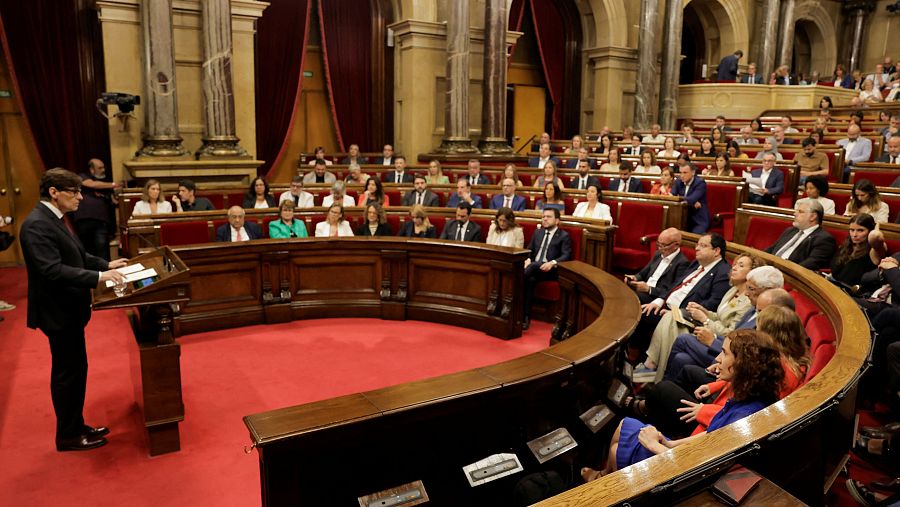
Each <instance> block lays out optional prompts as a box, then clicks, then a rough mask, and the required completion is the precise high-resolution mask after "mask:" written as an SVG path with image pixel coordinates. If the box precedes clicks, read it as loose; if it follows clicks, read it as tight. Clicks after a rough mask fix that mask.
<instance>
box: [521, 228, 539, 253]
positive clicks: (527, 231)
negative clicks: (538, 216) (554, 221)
mask: <svg viewBox="0 0 900 507" xmlns="http://www.w3.org/2000/svg"><path fill="white" fill-rule="evenodd" d="M518 224H519V225H521V226H522V235H523V236H524V237H525V248H528V243H529V242H531V237H532V236H534V231H536V230H537V224H536V223H534V222H518Z"/></svg>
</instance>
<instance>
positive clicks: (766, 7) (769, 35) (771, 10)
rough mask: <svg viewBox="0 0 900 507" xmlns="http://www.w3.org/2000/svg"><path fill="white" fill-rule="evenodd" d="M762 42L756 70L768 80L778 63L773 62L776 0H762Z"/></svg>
mask: <svg viewBox="0 0 900 507" xmlns="http://www.w3.org/2000/svg"><path fill="white" fill-rule="evenodd" d="M763 2H764V3H763V12H762V43H761V44H760V45H759V58H757V63H756V70H757V71H758V72H759V74H760V75H761V76H762V77H763V82H764V83H768V82H769V76H770V75H771V74H772V72H773V71H774V70H775V67H776V66H777V65H778V64H777V63H776V62H775V45H776V43H777V42H778V8H779V5H778V0H763Z"/></svg>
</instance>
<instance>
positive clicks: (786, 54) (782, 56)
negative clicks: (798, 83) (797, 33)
mask: <svg viewBox="0 0 900 507" xmlns="http://www.w3.org/2000/svg"><path fill="white" fill-rule="evenodd" d="M796 4H797V2H796V0H782V1H781V17H780V18H779V25H780V27H779V29H778V65H787V66H788V67H790V69H791V72H796V69H794V65H793V60H794V27H795V25H796V23H797V19H796V17H795V16H794V8H795V7H796V6H797V5H796Z"/></svg>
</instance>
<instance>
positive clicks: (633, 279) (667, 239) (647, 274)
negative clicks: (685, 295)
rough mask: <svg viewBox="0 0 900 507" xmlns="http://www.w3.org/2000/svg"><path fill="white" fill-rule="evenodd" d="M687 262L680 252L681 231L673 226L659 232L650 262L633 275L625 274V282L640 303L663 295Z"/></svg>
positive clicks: (678, 276)
mask: <svg viewBox="0 0 900 507" xmlns="http://www.w3.org/2000/svg"><path fill="white" fill-rule="evenodd" d="M688 264H689V261H688V258H687V257H685V255H684V254H683V253H681V231H679V230H678V229H676V228H675V227H669V228H668V229H666V230H664V231H662V232H661V233H659V237H658V238H657V239H656V252H655V253H654V254H653V257H651V258H650V262H649V263H648V264H647V265H646V266H644V268H643V269H641V270H640V271H638V272H637V274H635V275H634V276H626V277H625V282H626V283H627V284H628V286H629V287H631V288H632V289H634V291H635V292H636V293H637V296H638V300H640V302H641V304H642V305H645V304H647V303H650V302H651V301H653V300H654V299H656V298H660V297H665V296H666V294H668V293H669V291H670V290H671V289H672V287H674V286H675V283H676V280H680V279H681V276H682V275H683V274H684V270H685V269H687V267H688Z"/></svg>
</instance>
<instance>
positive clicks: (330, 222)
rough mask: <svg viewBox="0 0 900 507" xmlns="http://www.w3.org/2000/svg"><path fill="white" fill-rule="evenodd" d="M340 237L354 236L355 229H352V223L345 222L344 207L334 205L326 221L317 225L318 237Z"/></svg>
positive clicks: (329, 209)
mask: <svg viewBox="0 0 900 507" xmlns="http://www.w3.org/2000/svg"><path fill="white" fill-rule="evenodd" d="M339 236H353V229H351V228H350V223H349V222H347V221H346V220H344V206H343V205H341V204H332V205H331V207H330V208H328V215H327V216H326V217H325V221H324V222H319V223H317V224H316V237H317V238H328V237H331V238H336V237H339Z"/></svg>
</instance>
